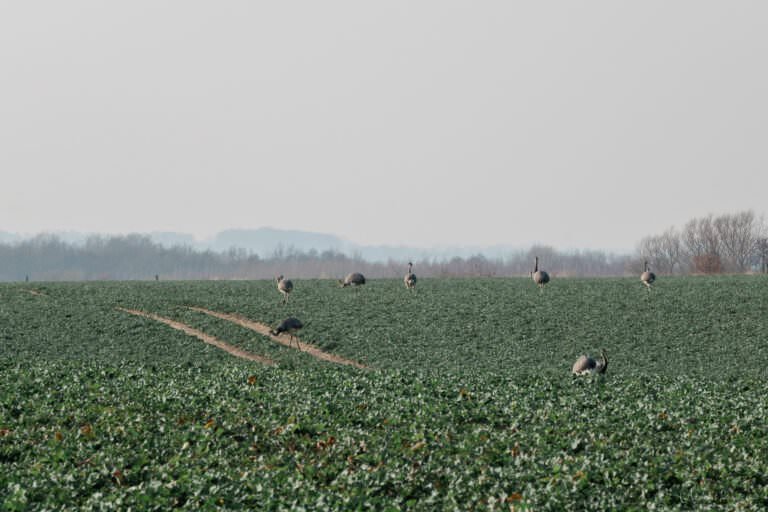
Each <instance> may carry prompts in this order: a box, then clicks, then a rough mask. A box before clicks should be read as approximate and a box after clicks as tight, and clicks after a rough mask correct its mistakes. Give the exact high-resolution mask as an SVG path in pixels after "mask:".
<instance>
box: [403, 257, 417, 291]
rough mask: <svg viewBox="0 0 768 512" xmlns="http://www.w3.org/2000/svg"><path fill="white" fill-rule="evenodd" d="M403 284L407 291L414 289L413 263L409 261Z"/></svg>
mask: <svg viewBox="0 0 768 512" xmlns="http://www.w3.org/2000/svg"><path fill="white" fill-rule="evenodd" d="M403 282H404V283H405V287H406V288H408V289H414V288H416V274H414V273H413V263H411V262H410V261H409V262H408V273H407V274H405V277H404V278H403Z"/></svg>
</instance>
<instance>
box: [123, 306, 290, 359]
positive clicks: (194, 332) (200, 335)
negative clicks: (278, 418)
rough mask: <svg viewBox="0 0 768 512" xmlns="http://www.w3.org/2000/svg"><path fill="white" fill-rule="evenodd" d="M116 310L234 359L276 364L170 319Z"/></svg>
mask: <svg viewBox="0 0 768 512" xmlns="http://www.w3.org/2000/svg"><path fill="white" fill-rule="evenodd" d="M117 309H118V310H119V311H123V312H125V313H128V314H131V315H136V316H142V317H144V318H150V319H152V320H155V321H157V322H162V323H164V324H165V325H168V326H170V327H173V328H174V329H177V330H179V331H182V332H184V333H186V334H189V335H190V336H194V337H195V338H198V339H200V340H202V341H204V342H206V343H208V344H209V345H213V346H214V347H217V348H220V349H222V350H224V351H225V352H228V353H230V354H232V355H233V356H235V357H240V358H242V359H249V360H251V361H258V362H259V363H262V364H265V365H268V366H274V365H275V364H276V363H275V361H273V360H272V359H269V358H268V357H263V356H259V355H256V354H252V353H251V352H247V351H245V350H242V349H240V348H237V347H235V346H234V345H230V344H229V343H227V342H225V341H221V340H220V339H218V338H216V337H214V336H211V335H209V334H205V333H204V332H203V331H199V330H197V329H195V328H193V327H190V326H188V325H187V324H183V323H181V322H177V321H175V320H171V319H170V318H165V317H163V316H159V315H155V314H153V313H147V312H145V311H139V310H137V309H126V308H117Z"/></svg>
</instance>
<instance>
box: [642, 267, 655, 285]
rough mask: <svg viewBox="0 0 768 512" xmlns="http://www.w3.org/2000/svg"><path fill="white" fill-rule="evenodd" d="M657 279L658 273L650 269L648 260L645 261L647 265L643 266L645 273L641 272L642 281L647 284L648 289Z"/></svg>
mask: <svg viewBox="0 0 768 512" xmlns="http://www.w3.org/2000/svg"><path fill="white" fill-rule="evenodd" d="M655 280H656V274H654V273H653V272H651V271H650V269H649V268H648V262H647V261H646V262H645V266H644V267H643V273H642V274H640V281H642V282H643V284H644V285H645V286H647V287H648V290H650V289H651V285H652V284H653V282H654V281H655Z"/></svg>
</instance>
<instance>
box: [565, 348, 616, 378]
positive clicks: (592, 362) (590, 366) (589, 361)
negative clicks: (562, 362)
mask: <svg viewBox="0 0 768 512" xmlns="http://www.w3.org/2000/svg"><path fill="white" fill-rule="evenodd" d="M607 368H608V357H607V356H606V355H605V349H603V350H601V351H600V360H599V361H598V360H597V359H595V358H594V357H591V356H579V358H578V359H577V360H576V362H575V363H573V368H571V371H572V372H573V374H574V375H589V374H590V373H605V370H606V369H607Z"/></svg>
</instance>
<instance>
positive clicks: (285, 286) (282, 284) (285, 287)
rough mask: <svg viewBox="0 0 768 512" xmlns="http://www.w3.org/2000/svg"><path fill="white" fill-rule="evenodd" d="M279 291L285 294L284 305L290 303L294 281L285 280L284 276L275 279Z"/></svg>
mask: <svg viewBox="0 0 768 512" xmlns="http://www.w3.org/2000/svg"><path fill="white" fill-rule="evenodd" d="M275 281H277V290H278V291H279V292H280V293H282V294H283V304H285V303H286V302H288V295H289V294H290V293H291V292H292V291H293V281H291V280H290V279H285V277H283V275H282V274H280V275H279V276H277V277H276V278H275Z"/></svg>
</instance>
